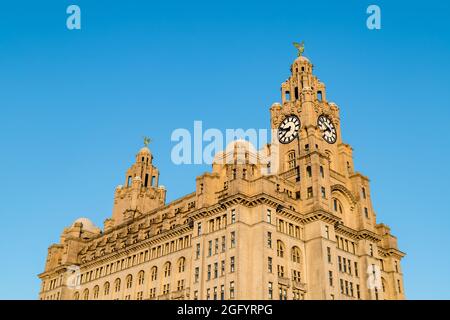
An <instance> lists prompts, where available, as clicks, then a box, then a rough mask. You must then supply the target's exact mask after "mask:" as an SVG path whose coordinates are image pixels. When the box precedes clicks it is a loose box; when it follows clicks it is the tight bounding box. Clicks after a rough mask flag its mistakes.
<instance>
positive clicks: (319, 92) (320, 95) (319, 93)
mask: <svg viewBox="0 0 450 320" xmlns="http://www.w3.org/2000/svg"><path fill="white" fill-rule="evenodd" d="M317 100H319V101H322V91H317Z"/></svg>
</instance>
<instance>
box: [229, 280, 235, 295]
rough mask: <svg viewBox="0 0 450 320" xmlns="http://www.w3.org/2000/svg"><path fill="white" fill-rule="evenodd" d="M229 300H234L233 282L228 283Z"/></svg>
mask: <svg viewBox="0 0 450 320" xmlns="http://www.w3.org/2000/svg"><path fill="white" fill-rule="evenodd" d="M230 299H234V281H231V282H230Z"/></svg>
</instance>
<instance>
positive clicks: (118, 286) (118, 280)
mask: <svg viewBox="0 0 450 320" xmlns="http://www.w3.org/2000/svg"><path fill="white" fill-rule="evenodd" d="M114 291H116V292H119V291H120V279H119V278H117V279H116V280H115V281H114Z"/></svg>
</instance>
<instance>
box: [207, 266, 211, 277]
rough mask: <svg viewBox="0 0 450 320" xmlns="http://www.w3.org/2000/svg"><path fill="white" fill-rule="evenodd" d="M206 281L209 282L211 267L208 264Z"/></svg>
mask: <svg viewBox="0 0 450 320" xmlns="http://www.w3.org/2000/svg"><path fill="white" fill-rule="evenodd" d="M206 279H207V280H211V265H210V264H208V273H207V277H206Z"/></svg>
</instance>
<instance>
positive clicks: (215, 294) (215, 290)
mask: <svg viewBox="0 0 450 320" xmlns="http://www.w3.org/2000/svg"><path fill="white" fill-rule="evenodd" d="M213 292H214V300H217V287H214V291H213Z"/></svg>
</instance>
